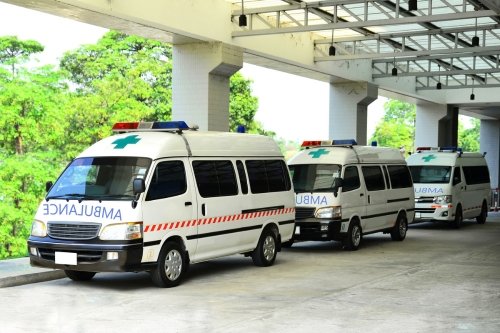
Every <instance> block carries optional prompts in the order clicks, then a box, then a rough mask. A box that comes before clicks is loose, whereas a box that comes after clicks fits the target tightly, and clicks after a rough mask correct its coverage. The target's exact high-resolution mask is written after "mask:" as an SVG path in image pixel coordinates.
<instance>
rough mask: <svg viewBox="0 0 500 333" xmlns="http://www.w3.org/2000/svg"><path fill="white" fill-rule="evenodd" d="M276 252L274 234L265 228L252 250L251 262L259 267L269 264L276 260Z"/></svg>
mask: <svg viewBox="0 0 500 333" xmlns="http://www.w3.org/2000/svg"><path fill="white" fill-rule="evenodd" d="M276 252H277V249H276V234H275V233H274V232H273V231H272V230H271V229H265V230H264V231H263V232H262V235H261V236H260V239H259V243H257V247H256V248H255V250H253V252H252V260H253V263H254V264H255V265H256V266H261V267H266V266H271V265H272V264H273V263H274V261H275V260H276Z"/></svg>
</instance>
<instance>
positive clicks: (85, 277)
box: [64, 269, 96, 281]
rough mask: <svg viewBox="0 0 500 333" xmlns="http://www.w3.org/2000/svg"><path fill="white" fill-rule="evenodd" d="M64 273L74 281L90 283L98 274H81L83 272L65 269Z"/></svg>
mask: <svg viewBox="0 0 500 333" xmlns="http://www.w3.org/2000/svg"><path fill="white" fill-rule="evenodd" d="M64 273H65V274H66V276H67V277H69V278H70V279H71V280H73V281H90V280H92V278H93V277H94V275H95V274H96V272H81V271H72V270H69V269H65V270H64Z"/></svg>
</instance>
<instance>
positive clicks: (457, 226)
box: [453, 206, 464, 229]
mask: <svg viewBox="0 0 500 333" xmlns="http://www.w3.org/2000/svg"><path fill="white" fill-rule="evenodd" d="M463 220H464V216H463V214H462V206H458V207H457V211H456V212H455V220H454V221H453V226H454V227H455V229H460V227H461V226H462V222H463Z"/></svg>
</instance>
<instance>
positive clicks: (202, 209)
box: [201, 204, 206, 216]
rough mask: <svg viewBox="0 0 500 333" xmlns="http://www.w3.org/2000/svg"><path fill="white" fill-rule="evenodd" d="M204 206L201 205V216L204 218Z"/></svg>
mask: <svg viewBox="0 0 500 333" xmlns="http://www.w3.org/2000/svg"><path fill="white" fill-rule="evenodd" d="M205 213H206V212H205V204H201V215H203V216H205Z"/></svg>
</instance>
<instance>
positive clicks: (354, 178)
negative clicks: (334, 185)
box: [342, 166, 361, 193]
mask: <svg viewBox="0 0 500 333" xmlns="http://www.w3.org/2000/svg"><path fill="white" fill-rule="evenodd" d="M360 185H361V184H360V181H359V173H358V168H357V167H355V166H348V167H346V168H345V171H344V181H343V182H342V192H343V193H344V192H349V191H352V190H355V189H357V188H359V186H360Z"/></svg>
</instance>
